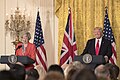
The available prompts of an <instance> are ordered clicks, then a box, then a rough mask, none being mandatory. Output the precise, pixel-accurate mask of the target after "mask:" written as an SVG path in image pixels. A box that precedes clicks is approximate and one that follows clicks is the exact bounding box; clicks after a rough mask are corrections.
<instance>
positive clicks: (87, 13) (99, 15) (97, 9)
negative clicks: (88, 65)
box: [55, 0, 120, 66]
mask: <svg viewBox="0 0 120 80" xmlns="http://www.w3.org/2000/svg"><path fill="white" fill-rule="evenodd" d="M69 6H70V7H71V12H72V18H73V26H74V30H75V37H76V43H77V48H78V54H81V53H82V51H83V49H84V47H85V45H86V41H87V40H88V39H90V38H93V37H94V36H93V28H94V27H97V26H98V27H102V28H103V23H104V15H105V6H107V7H108V15H109V20H110V23H111V27H112V30H113V33H114V36H115V40H116V50H117V57H118V59H117V64H118V65H119V66H120V58H119V57H120V24H119V23H120V0H55V14H56V16H57V17H58V20H59V23H58V26H59V29H58V30H59V32H58V46H59V47H58V52H59V56H60V51H61V47H62V42H63V35H64V31H65V27H66V22H67V17H68V7H69Z"/></svg>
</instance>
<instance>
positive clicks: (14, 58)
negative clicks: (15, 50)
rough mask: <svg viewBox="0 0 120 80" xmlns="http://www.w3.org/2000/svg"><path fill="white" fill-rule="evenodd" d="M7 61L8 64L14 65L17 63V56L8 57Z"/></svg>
mask: <svg viewBox="0 0 120 80" xmlns="http://www.w3.org/2000/svg"><path fill="white" fill-rule="evenodd" d="M8 61H9V63H11V64H15V63H16V62H17V56H16V55H10V56H9V57H8Z"/></svg>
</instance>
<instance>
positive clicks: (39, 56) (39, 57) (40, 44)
mask: <svg viewBox="0 0 120 80" xmlns="http://www.w3.org/2000/svg"><path fill="white" fill-rule="evenodd" d="M34 44H35V46H36V48H37V50H36V65H38V64H39V65H41V66H42V67H43V68H44V70H45V71H47V57H46V50H45V48H44V38H43V31H42V26H41V21H40V16H39V11H38V13H37V19H36V27H35V35H34Z"/></svg>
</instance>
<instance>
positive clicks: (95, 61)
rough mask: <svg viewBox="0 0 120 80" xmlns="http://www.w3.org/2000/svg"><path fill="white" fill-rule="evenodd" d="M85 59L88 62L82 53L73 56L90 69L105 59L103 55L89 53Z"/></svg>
mask: <svg viewBox="0 0 120 80" xmlns="http://www.w3.org/2000/svg"><path fill="white" fill-rule="evenodd" d="M86 58H87V57H86ZM87 59H88V60H86V61H88V62H89V63H88V62H86V61H85V57H84V55H80V56H75V57H74V61H80V62H81V63H82V64H85V65H87V66H88V67H90V68H92V69H94V68H95V67H96V66H97V65H100V64H105V63H106V62H105V59H104V57H103V56H102V55H98V56H96V55H91V57H90V59H89V57H88V58H87ZM90 60H91V61H90Z"/></svg>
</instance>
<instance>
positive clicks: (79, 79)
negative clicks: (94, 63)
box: [72, 68, 97, 80]
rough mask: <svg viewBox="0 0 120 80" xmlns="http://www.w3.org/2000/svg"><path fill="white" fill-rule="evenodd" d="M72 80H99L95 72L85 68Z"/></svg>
mask: <svg viewBox="0 0 120 80" xmlns="http://www.w3.org/2000/svg"><path fill="white" fill-rule="evenodd" d="M72 80H97V77H96V75H95V74H94V72H93V70H91V69H88V68H84V69H82V70H80V71H78V72H77V73H76V74H75V76H74V78H73V79H72Z"/></svg>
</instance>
